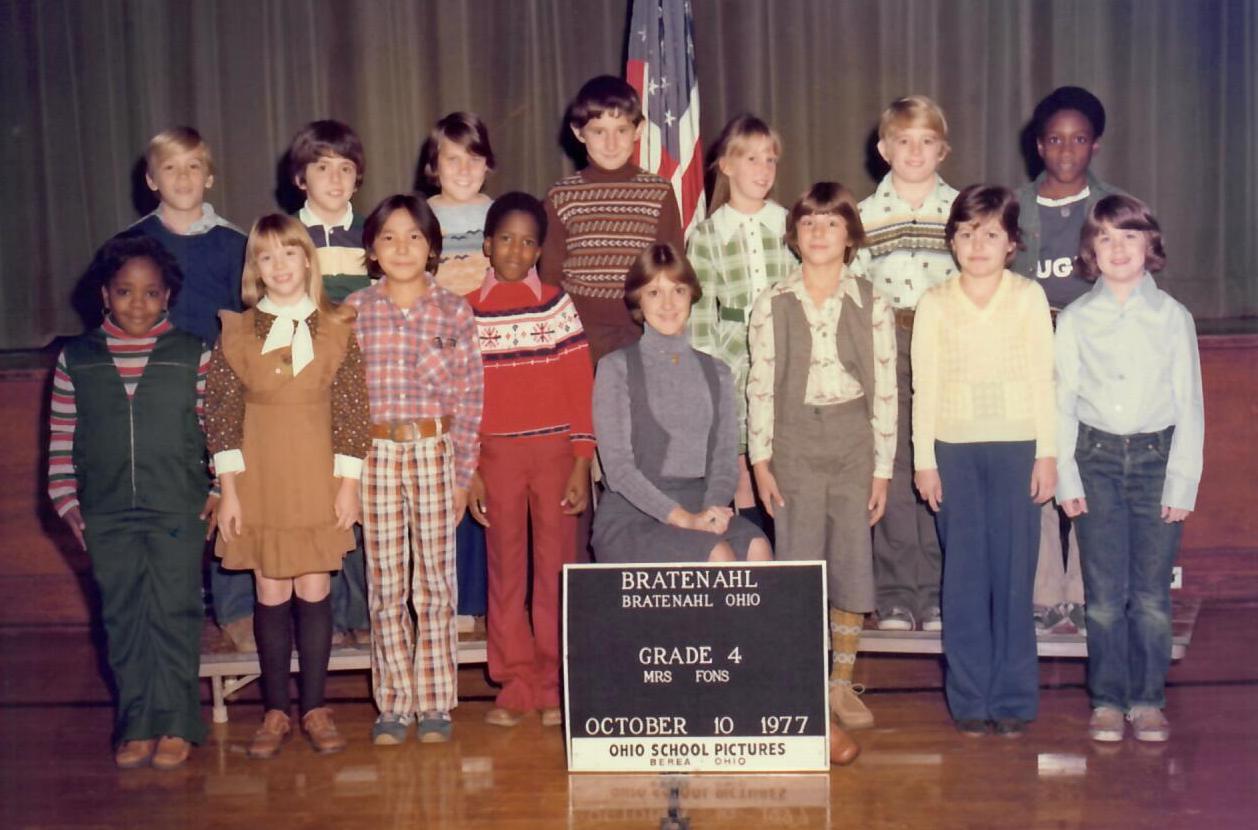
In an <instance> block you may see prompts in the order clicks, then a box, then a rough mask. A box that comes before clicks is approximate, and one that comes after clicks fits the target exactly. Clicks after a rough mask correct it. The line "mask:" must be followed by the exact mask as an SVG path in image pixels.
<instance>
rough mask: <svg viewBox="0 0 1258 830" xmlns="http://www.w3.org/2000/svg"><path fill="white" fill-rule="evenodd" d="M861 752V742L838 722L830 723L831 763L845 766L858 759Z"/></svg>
mask: <svg viewBox="0 0 1258 830" xmlns="http://www.w3.org/2000/svg"><path fill="white" fill-rule="evenodd" d="M860 754H861V748H860V744H858V743H856V741H855V740H853V738H852V736H851V735H849V734H847V733H846V732H844V731H843V730H842V729H840V728H839V725H838V724H837V723H833V722H831V724H830V763H831V764H834V765H836V766H840V767H845V766H847V765H848V764H850V763H852V762H853V761H855V760H856V756H857V755H860Z"/></svg>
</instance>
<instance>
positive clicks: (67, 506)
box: [57, 498, 79, 518]
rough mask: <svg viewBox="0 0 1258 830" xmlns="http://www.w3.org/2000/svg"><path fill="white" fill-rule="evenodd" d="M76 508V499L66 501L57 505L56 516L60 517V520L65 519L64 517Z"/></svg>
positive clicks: (77, 502) (77, 504) (77, 501)
mask: <svg viewBox="0 0 1258 830" xmlns="http://www.w3.org/2000/svg"><path fill="white" fill-rule="evenodd" d="M78 506H79V500H78V499H77V498H70V499H67V500H66V501H65V503H64V504H61V505H58V507H57V515H58V516H61V517H62V518H65V515H66V514H67V513H69V512H70V511H71V510H73V509H74V508H76V507H78Z"/></svg>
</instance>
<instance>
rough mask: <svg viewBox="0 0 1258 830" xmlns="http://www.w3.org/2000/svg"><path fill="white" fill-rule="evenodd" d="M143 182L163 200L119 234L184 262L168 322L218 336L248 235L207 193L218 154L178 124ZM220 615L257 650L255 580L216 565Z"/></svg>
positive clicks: (159, 139) (163, 138)
mask: <svg viewBox="0 0 1258 830" xmlns="http://www.w3.org/2000/svg"><path fill="white" fill-rule="evenodd" d="M144 156H145V163H146V172H145V175H144V180H145V182H147V183H148V186H149V188H151V189H152V190H153V192H154V193H156V194H157V197H158V199H159V200H160V204H159V205H158V207H157V209H156V210H154V211H153V212H152V213H150V214H149V215H148V216H146V217H144V218H143V219H141V220H140V221H139V222H136V223H135V224H134V225H132V226H131V227H129V228H127V229H126V230H125V231H123V232H122V233H120V234H119V236H121V237H132V236H147V237H151V238H153V239H156V240H157V241H158V242H159V243H160V244H161V246H162V247H163V248H165V249H166V250H167V251H169V252H170V254H171V255H172V256H173V257H174V258H175V262H177V263H178V264H179V270H180V272H181V273H182V274H183V284H182V287H181V288H180V290H179V291H178V292H177V293H178V296H177V298H176V299H175V300H173V301H172V305H171V307H170V322H171V323H172V324H173V325H174V326H176V327H177V328H179V329H181V330H183V331H186V332H188V333H189V334H195V335H196V336H197V337H200V338H201V339H202V340H203V341H205V344H206V345H207V346H212V345H213V344H214V343H215V341H217V340H218V330H219V327H218V312H219V311H221V310H223V309H227V310H228V311H238V310H239V309H240V269H241V267H242V266H243V265H244V261H245V235H244V234H243V233H241V232H240V230H239V229H238V228H236V227H235V226H234V225H232V224H231V223H229V222H228V221H227V220H226V219H223V218H222V217H221V216H219V215H218V214H217V213H215V212H214V206H213V205H211V204H210V203H209V202H207V201H205V195H206V192H207V191H208V190H210V188H212V187H213V186H214V158H213V155H212V154H211V153H210V147H209V145H208V144H206V142H205V140H204V139H203V138H202V137H201V134H200V133H198V132H197V131H196V130H194V129H192V128H191V127H174V128H172V129H169V130H164V131H163V132H160V133H158V134H157V135H155V136H153V139H152V140H151V141H150V142H149V145H148V149H147V151H146V152H145V154H144ZM210 595H211V597H212V598H213V601H214V619H215V621H217V622H218V624H219V626H220V627H221V628H222V629H223V631H224V632H225V633H226V634H227V636H228V637H229V638H230V639H231V641H232V643H233V644H234V645H235V646H236V647H237V648H238V649H240V650H241V651H253V650H254V643H253V603H254V596H253V577H252V575H250V574H248V573H244V572H235V571H228V570H224V569H223V568H222V567H221V566H220V564H219V563H218V562H211V563H210Z"/></svg>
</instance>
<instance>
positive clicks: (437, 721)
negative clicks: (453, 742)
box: [417, 712, 454, 744]
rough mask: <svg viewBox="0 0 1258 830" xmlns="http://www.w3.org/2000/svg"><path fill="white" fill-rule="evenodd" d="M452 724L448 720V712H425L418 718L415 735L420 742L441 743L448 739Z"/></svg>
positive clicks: (452, 728) (452, 729)
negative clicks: (417, 729)
mask: <svg viewBox="0 0 1258 830" xmlns="http://www.w3.org/2000/svg"><path fill="white" fill-rule="evenodd" d="M453 731H454V724H453V723H451V722H450V713H449V712H425V713H424V714H423V715H422V716H420V719H419V732H418V735H417V737H418V738H419V741H420V743H425V744H443V743H445V742H446V741H448V740H450V734H451V732H453Z"/></svg>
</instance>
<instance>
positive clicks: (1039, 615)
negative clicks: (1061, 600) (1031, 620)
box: [1034, 605, 1066, 634]
mask: <svg viewBox="0 0 1258 830" xmlns="http://www.w3.org/2000/svg"><path fill="white" fill-rule="evenodd" d="M1034 616H1035V633H1036V634H1051V633H1053V629H1055V628H1056V627H1057V626H1059V625H1061V624H1062V623H1063V622H1065V620H1066V612H1065V611H1064V610H1062V607H1061V606H1060V605H1037V606H1035V611H1034Z"/></svg>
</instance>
